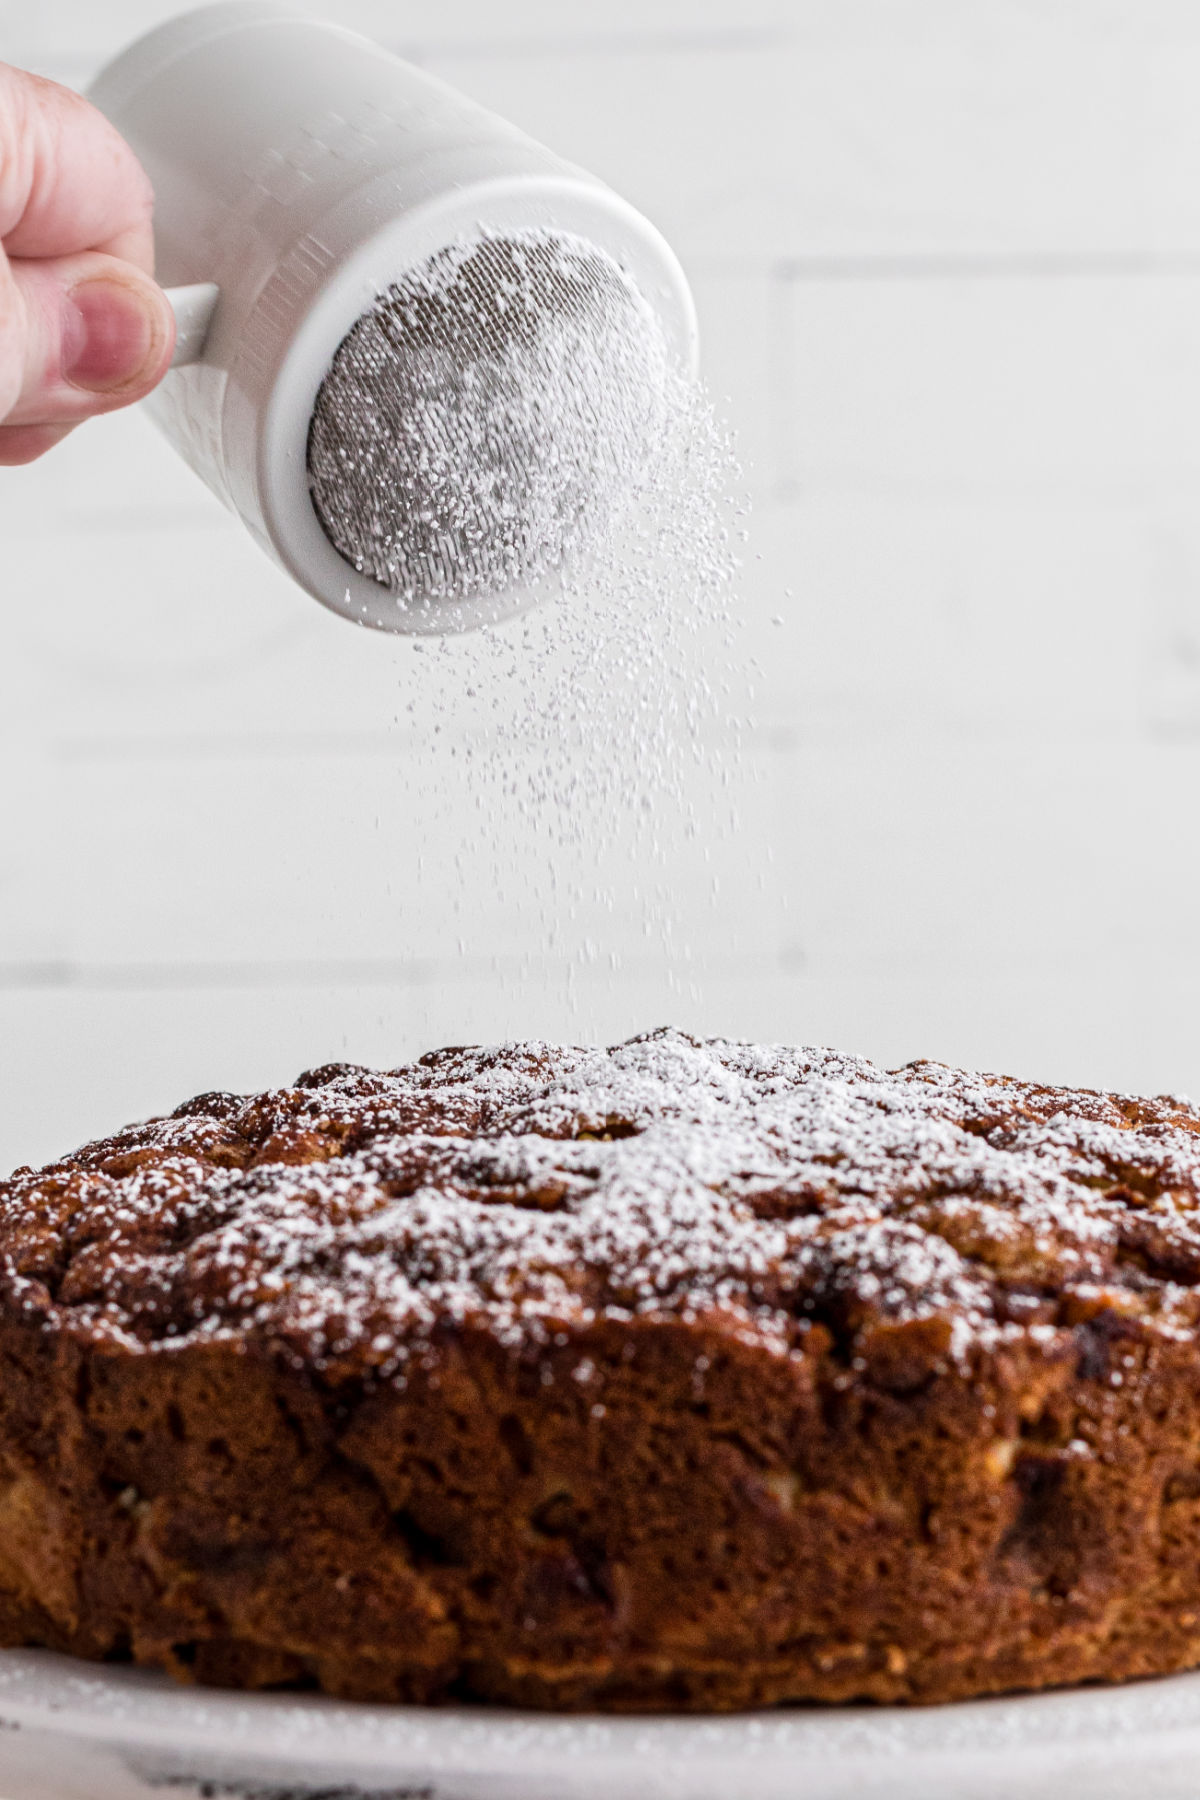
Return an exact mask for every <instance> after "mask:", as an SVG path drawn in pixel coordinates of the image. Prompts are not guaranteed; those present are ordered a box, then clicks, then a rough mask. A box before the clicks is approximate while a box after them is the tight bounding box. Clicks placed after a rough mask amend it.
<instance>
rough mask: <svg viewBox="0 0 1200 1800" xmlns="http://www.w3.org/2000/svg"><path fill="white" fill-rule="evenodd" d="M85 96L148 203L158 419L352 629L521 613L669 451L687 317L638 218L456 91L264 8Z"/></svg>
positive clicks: (326, 30)
mask: <svg viewBox="0 0 1200 1800" xmlns="http://www.w3.org/2000/svg"><path fill="white" fill-rule="evenodd" d="M91 98H92V100H93V101H94V103H95V104H96V105H97V106H99V107H100V109H101V110H102V111H103V112H104V113H105V114H107V116H108V117H109V119H111V120H112V122H113V123H114V124H115V125H116V127H117V128H118V130H120V131H121V133H122V134H123V135H124V137H125V138H126V139H128V141H129V142H130V144H131V145H132V146H133V149H134V150H135V151H136V153H137V154H138V156H139V157H140V159H141V161H142V163H143V165H144V167H145V168H146V171H147V173H148V174H149V176H150V179H151V181H152V182H153V184H154V187H155V192H156V195H157V207H156V214H155V229H156V237H157V243H158V259H159V260H158V274H159V278H160V280H162V281H163V283H164V284H165V285H166V286H167V287H168V290H169V292H170V293H171V298H172V301H173V303H174V305H175V310H176V316H177V320H178V323H179V350H178V351H177V366H176V367H175V368H174V369H173V370H172V372H171V373H170V374H169V375H168V376H167V378H166V380H165V382H164V383H163V384H162V387H161V388H160V389H159V391H158V392H157V393H156V394H155V395H154V396H153V397H152V398H151V400H150V401H149V402H148V403H147V404H148V406H149V407H150V409H151V411H152V412H153V414H154V416H155V418H156V419H157V421H158V423H159V424H160V425H161V426H162V428H163V430H164V431H165V432H166V434H167V436H168V437H169V438H170V440H171V441H172V443H173V444H174V445H175V447H176V449H177V450H179V452H180V453H181V454H182V455H183V456H184V457H185V458H186V460H187V461H188V462H190V463H191V465H192V467H193V468H194V469H195V470H196V471H197V472H198V473H199V474H200V475H201V476H202V477H203V478H204V480H205V481H206V482H207V483H208V485H209V486H210V487H211V488H212V489H213V490H214V491H215V492H216V493H217V494H218V495H219V496H220V498H221V499H222V500H224V501H225V502H226V504H228V505H229V506H230V507H231V508H232V509H233V510H234V511H235V512H236V513H237V514H238V516H239V517H240V518H241V519H242V521H243V522H244V523H245V525H246V526H247V527H248V529H249V530H250V531H251V532H252V533H253V535H254V536H255V537H256V538H257V540H258V541H259V543H260V544H261V545H262V546H263V548H264V549H265V550H267V552H268V553H269V554H270V555H271V556H273V557H274V558H275V560H276V561H277V562H279V563H280V564H281V565H282V566H283V567H284V568H285V569H286V570H287V571H288V573H289V574H290V575H292V576H293V578H294V579H295V580H296V581H297V582H298V583H299V584H300V585H301V587H303V588H305V589H307V591H308V592H309V593H310V594H312V595H314V596H315V597H316V598H317V599H318V600H320V601H322V602H323V603H324V604H325V605H326V606H329V607H331V608H333V610H335V611H336V612H339V613H342V614H344V615H345V616H346V617H348V618H350V619H353V620H355V621H356V622H358V623H361V624H365V625H372V626H376V627H379V628H381V629H384V630H390V631H401V632H415V633H425V632H445V631H456V630H463V629H467V628H469V627H471V626H473V625H477V624H481V623H484V622H486V621H489V620H493V619H497V618H501V617H504V616H506V615H508V614H510V613H513V612H517V611H520V610H521V609H522V608H523V607H524V606H526V605H528V604H529V603H530V602H531V600H533V599H534V598H536V597H537V594H536V590H537V587H538V582H539V580H540V579H541V578H542V576H543V575H544V574H545V573H546V571H547V570H549V569H553V568H554V567H555V566H557V565H559V564H560V563H561V561H562V559H563V557H564V556H565V555H567V554H569V551H570V546H571V540H572V537H573V536H574V535H575V534H576V533H577V532H578V531H579V529H580V528H581V526H582V524H583V523H584V522H585V521H586V520H588V519H589V518H591V519H592V520H593V522H594V518H595V516H596V513H597V510H598V509H599V510H600V511H602V509H603V506H604V504H605V499H606V496H607V494H608V493H609V491H610V488H611V485H612V481H613V479H614V474H615V472H617V471H619V470H622V469H626V468H627V467H628V466H629V465H630V464H631V463H632V462H634V461H636V458H637V456H638V455H641V454H647V453H652V450H653V435H654V430H655V421H656V413H655V406H654V395H655V393H656V391H657V387H658V385H659V384H660V383H662V382H664V381H666V380H667V379H669V376H670V372H671V370H673V369H674V370H679V369H681V368H682V369H684V370H689V369H691V368H692V366H693V365H694V360H695V349H696V333H695V315H694V310H693V307H692V302H691V297H690V295H689V292H688V288H687V283H686V281H685V279H684V276H683V273H682V271H681V269H680V267H679V264H678V262H677V261H676V259H675V257H674V255H673V253H672V252H671V250H670V248H669V247H668V245H667V244H666V243H665V241H664V240H663V238H662V237H661V236H660V234H659V233H658V232H657V231H656V230H655V228H654V227H653V226H652V225H650V224H649V223H648V222H647V221H646V220H645V219H644V218H643V217H642V216H641V215H640V214H639V213H638V212H637V211H636V210H635V209H634V208H633V207H632V206H630V205H629V204H628V203H627V202H626V201H624V200H623V199H621V198H620V196H619V195H617V194H615V193H614V192H613V191H612V190H611V189H609V188H608V187H606V186H605V185H604V184H603V183H602V182H600V181H598V180H596V179H595V178H594V177H592V176H590V175H588V174H586V173H585V172H584V171H583V170H581V169H578V168H576V167H574V166H573V165H572V164H570V163H567V162H565V161H563V160H562V159H560V158H559V157H557V156H556V155H554V154H553V153H552V152H551V151H549V150H546V149H544V148H543V147H542V146H541V145H539V144H537V143H535V142H533V140H532V139H530V138H528V137H526V136H525V135H524V134H523V133H522V132H520V131H518V130H517V129H516V128H515V127H513V126H511V125H509V124H507V123H505V122H504V121H503V120H502V119H499V118H497V117H495V116H494V115H493V114H491V113H489V112H487V111H485V110H484V109H483V108H482V107H480V106H478V105H476V104H474V103H473V102H472V101H470V100H468V99H466V98H465V97H464V96H462V95H460V94H458V93H457V92H455V91H454V90H453V89H452V88H450V87H448V86H446V85H445V84H444V83H442V82H440V81H438V80H436V79H435V78H433V77H431V76H429V75H427V74H426V73H424V72H423V71H422V70H419V69H417V68H414V67H412V66H410V65H408V64H406V63H404V62H403V61H401V60H400V59H399V58H398V57H396V56H394V55H392V54H390V53H389V52H387V51H385V50H383V49H381V48H380V47H379V46H377V45H375V44H372V43H371V42H369V41H368V40H366V39H364V38H361V37H358V36H356V35H355V34H354V33H352V32H349V31H346V30H344V29H342V28H341V27H338V26H335V25H331V24H328V23H325V22H322V21H320V20H317V19H314V18H312V17H310V16H308V15H307V14H306V13H304V12H301V11H298V10H297V9H296V8H295V7H293V6H287V5H274V4H264V3H261V0H232V3H229V4H222V5H215V6H209V7H205V8H203V9H201V10H200V11H199V12H195V13H190V14H186V15H184V16H183V17H182V18H179V19H176V20H174V21H172V22H170V23H168V24H166V25H164V26H161V27H160V28H159V29H157V30H155V31H152V32H151V33H150V34H149V35H148V36H146V37H144V38H143V39H141V40H140V41H139V42H138V43H136V44H134V45H133V46H132V47H131V48H130V49H128V50H127V51H125V52H124V53H123V54H122V55H121V56H119V57H118V58H117V59H116V60H115V61H114V62H113V63H111V64H110V65H109V66H108V67H107V68H106V69H105V70H104V71H103V73H102V74H101V75H100V76H99V78H98V80H97V81H96V83H95V85H94V87H93V89H92V92H91Z"/></svg>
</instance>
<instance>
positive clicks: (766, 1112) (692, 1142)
mask: <svg viewBox="0 0 1200 1800" xmlns="http://www.w3.org/2000/svg"><path fill="white" fill-rule="evenodd" d="M1198 1195H1200V1112H1197V1110H1196V1109H1195V1108H1194V1107H1193V1106H1191V1105H1190V1104H1189V1103H1188V1102H1187V1101H1185V1100H1180V1099H1173V1098H1169V1097H1163V1098H1159V1099H1155V1100H1137V1099H1132V1098H1128V1097H1125V1096H1120V1095H1111V1094H1098V1093H1090V1092H1085V1091H1074V1090H1067V1089H1060V1088H1047V1087H1039V1086H1035V1085H1032V1084H1025V1083H1021V1082H1018V1081H1013V1080H1008V1079H1005V1078H1003V1077H998V1076H991V1075H976V1074H968V1073H964V1072H962V1071H959V1070H955V1069H949V1068H946V1067H944V1066H942V1065H941V1064H937V1063H928V1062H921V1063H914V1064H912V1065H910V1066H909V1067H907V1068H904V1069H900V1070H897V1071H894V1072H887V1071H884V1070H881V1069H878V1068H876V1067H875V1066H874V1065H872V1064H871V1063H868V1062H865V1061H862V1060H860V1059H856V1058H853V1057H847V1056H840V1055H838V1054H836V1053H835V1052H832V1051H827V1050H811V1049H784V1048H778V1047H769V1048H767V1047H759V1046H755V1045H750V1044H738V1043H730V1042H726V1041H724V1040H722V1039H715V1040H712V1041H710V1042H706V1043H702V1042H698V1041H697V1040H695V1039H693V1038H690V1037H687V1036H685V1035H683V1034H681V1033H679V1032H674V1031H661V1032H657V1033H653V1034H651V1035H649V1036H646V1037H641V1038H635V1039H633V1040H632V1041H631V1042H629V1043H627V1044H621V1045H618V1046H616V1047H615V1048H613V1049H611V1050H583V1049H569V1048H562V1047H557V1046H549V1045H545V1044H516V1045H506V1046H503V1047H500V1048H495V1049H451V1050H442V1051H438V1052H436V1053H434V1054H432V1055H430V1056H426V1057H422V1058H421V1060H420V1061H419V1062H417V1063H414V1064H412V1065H410V1066H408V1067H405V1068H400V1069H396V1070H393V1071H391V1072H390V1073H386V1074H384V1073H378V1072H376V1071H372V1070H368V1069H362V1068H357V1067H353V1066H350V1065H346V1064H334V1065H330V1066H328V1067H326V1068H322V1069H316V1070H313V1071H311V1072H310V1073H308V1074H306V1075H302V1076H301V1077H300V1079H299V1080H298V1081H297V1083H296V1084H295V1086H294V1087H290V1088H282V1089H278V1090H276V1091H273V1092H270V1093H265V1094H260V1095H255V1096H252V1097H250V1098H248V1099H247V1098H242V1097H239V1096H235V1095H230V1094H205V1095H202V1096H201V1097H200V1098H199V1099H196V1100H192V1101H190V1102H188V1103H187V1104H186V1105H184V1106H181V1107H180V1108H179V1109H178V1110H177V1111H176V1112H175V1113H173V1114H172V1115H171V1117H170V1118H167V1119H157V1120H153V1121H151V1122H150V1123H148V1124H145V1125H139V1126H135V1127H132V1128H131V1129H129V1130H127V1131H123V1132H121V1133H120V1134H118V1135H117V1136H116V1137H113V1138H108V1139H105V1140H103V1141H101V1142H99V1143H95V1144H90V1145H88V1146H86V1147H85V1148H84V1149H82V1150H79V1151H77V1152H76V1153H75V1154H74V1155H72V1156H69V1157H66V1158H64V1159H63V1160H62V1161H61V1162H58V1163H54V1164H52V1165H51V1166H50V1167H48V1168H46V1169H43V1170H41V1171H38V1172H34V1171H32V1170H28V1169H22V1170H18V1171H17V1173H16V1174H15V1175H14V1176H13V1177H12V1178H11V1179H10V1180H8V1181H7V1182H0V1283H2V1286H3V1293H4V1295H5V1304H6V1305H7V1306H8V1307H9V1308H13V1307H20V1308H21V1309H23V1310H26V1311H32V1312H35V1313H37V1314H40V1315H41V1316H43V1317H44V1318H45V1320H46V1323H47V1326H48V1327H49V1328H68V1329H70V1330H71V1331H73V1332H78V1333H82V1334H84V1335H86V1336H90V1337H92V1338H101V1339H104V1340H107V1341H109V1342H111V1343H113V1344H114V1345H117V1344H123V1345H126V1346H128V1347H130V1348H138V1347H143V1346H157V1347H162V1348H164V1349H169V1348H176V1347H179V1346H181V1345H182V1344H185V1343H194V1342H195V1341H197V1340H198V1339H212V1338H229V1337H235V1338H243V1339H247V1340H258V1341H260V1342H264V1343H269V1344H271V1345H273V1346H277V1347H278V1348H280V1349H281V1350H282V1351H284V1353H286V1354H290V1355H292V1356H295V1357H297V1358H301V1359H303V1360H304V1361H305V1362H306V1363H308V1364H310V1365H312V1366H316V1367H320V1368H322V1369H324V1370H325V1371H326V1373H327V1375H328V1376H329V1377H330V1378H335V1377H336V1376H337V1375H338V1374H339V1372H345V1373H347V1374H350V1373H353V1372H359V1373H361V1372H363V1371H365V1370H368V1369H374V1370H377V1371H378V1372H379V1373H380V1374H382V1375H400V1376H401V1377H402V1370H403V1365H404V1363H405V1360H406V1359H407V1358H408V1357H409V1356H410V1355H412V1354H413V1353H414V1351H416V1352H420V1351H421V1349H422V1347H423V1346H425V1345H427V1344H428V1343H429V1342H430V1340H431V1339H434V1338H436V1337H437V1335H438V1334H439V1333H440V1332H441V1331H442V1330H444V1329H445V1328H446V1327H451V1328H455V1329H459V1328H462V1327H464V1326H468V1325H473V1326H480V1325H482V1326H483V1327H484V1328H485V1329H487V1330H488V1331H490V1332H492V1333H494V1334H495V1335H496V1336H498V1337H499V1338H500V1339H501V1340H502V1341H503V1342H505V1343H508V1344H511V1345H512V1346H513V1347H514V1348H515V1347H518V1346H520V1345H523V1344H535V1345H536V1344H544V1343H547V1342H551V1341H553V1339H554V1337H555V1335H556V1334H558V1333H561V1332H563V1331H572V1330H574V1329H575V1328H577V1327H578V1326H580V1325H581V1324H588V1323H590V1322H592V1321H593V1320H595V1319H597V1318H599V1317H609V1318H613V1319H631V1318H632V1319H637V1318H646V1317H649V1316H659V1317H663V1316H666V1317H677V1318H678V1317H683V1318H696V1317H703V1318H706V1319H713V1318H714V1317H716V1316H719V1317H720V1319H721V1321H722V1323H723V1327H724V1328H725V1329H727V1330H729V1331H731V1332H735V1333H738V1334H740V1335H742V1336H745V1337H751V1338H754V1339H756V1340H758V1341H764V1342H767V1343H769V1344H771V1345H773V1346H777V1347H778V1348H779V1349H780V1350H786V1349H788V1348H789V1347H791V1346H795V1345H798V1343H799V1341H800V1340H801V1339H803V1338H805V1337H806V1336H807V1334H809V1333H811V1332H812V1331H814V1330H820V1331H823V1332H824V1333H827V1334H829V1336H830V1338H831V1339H832V1341H833V1342H835V1343H836V1344H837V1345H838V1347H839V1348H840V1349H841V1350H843V1351H845V1352H846V1353H847V1354H850V1355H855V1354H857V1353H858V1351H859V1350H860V1349H864V1350H866V1351H867V1353H868V1354H869V1353H870V1345H871V1343H872V1341H874V1342H876V1343H878V1342H880V1341H883V1340H885V1339H886V1338H887V1335H888V1333H889V1332H893V1333H894V1331H895V1328H896V1327H898V1326H902V1327H905V1328H906V1330H907V1332H908V1334H909V1335H911V1332H912V1327H913V1326H914V1325H917V1326H919V1327H920V1331H921V1333H922V1334H923V1339H924V1341H926V1342H927V1344H928V1346H929V1347H930V1350H931V1352H935V1353H936V1354H937V1355H939V1356H950V1357H953V1358H955V1359H957V1360H959V1361H962V1362H964V1363H966V1362H969V1359H970V1358H971V1356H972V1355H973V1354H974V1353H976V1352H977V1351H979V1350H981V1349H984V1350H986V1349H990V1348H996V1347H998V1346H1000V1345H1002V1344H1003V1343H1005V1342H1006V1341H1011V1340H1015V1339H1026V1340H1027V1337H1028V1334H1030V1333H1032V1334H1034V1336H1035V1338H1040V1339H1042V1340H1044V1341H1045V1342H1046V1343H1047V1344H1048V1345H1049V1344H1050V1343H1051V1342H1052V1340H1053V1339H1054V1338H1055V1336H1056V1335H1057V1333H1058V1332H1059V1331H1061V1330H1065V1329H1066V1328H1069V1327H1070V1326H1071V1325H1073V1324H1075V1323H1077V1322H1078V1321H1079V1320H1080V1319H1081V1318H1086V1317H1089V1316H1091V1315H1092V1314H1094V1313H1095V1312H1096V1311H1098V1310H1099V1309H1101V1308H1106V1309H1113V1310H1115V1311H1117V1312H1119V1313H1121V1314H1124V1315H1126V1317H1127V1319H1128V1321H1129V1323H1130V1325H1131V1326H1133V1325H1134V1324H1135V1322H1139V1321H1140V1326H1139V1328H1141V1329H1146V1330H1149V1331H1152V1332H1163V1333H1167V1334H1171V1335H1181V1334H1184V1333H1190V1332H1191V1331H1192V1330H1193V1329H1194V1328H1195V1323H1196V1320H1197V1317H1198V1314H1200V1306H1198V1303H1197V1284H1198V1283H1200V1224H1198V1223H1197V1218H1196V1207H1197V1199H1198ZM1116 1379H1119V1376H1118V1377H1116Z"/></svg>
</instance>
